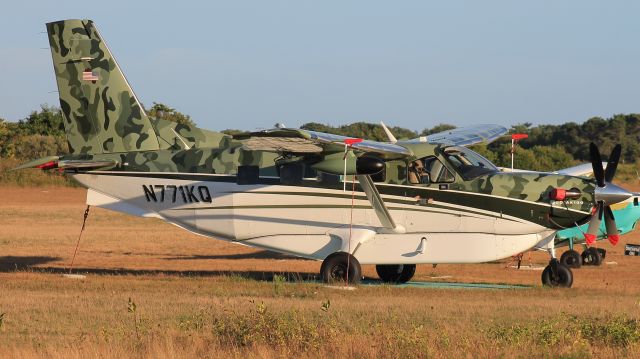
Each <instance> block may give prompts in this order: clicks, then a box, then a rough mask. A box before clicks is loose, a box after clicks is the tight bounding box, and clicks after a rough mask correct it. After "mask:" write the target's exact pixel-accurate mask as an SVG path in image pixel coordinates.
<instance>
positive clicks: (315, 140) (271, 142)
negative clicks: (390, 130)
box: [233, 128, 413, 157]
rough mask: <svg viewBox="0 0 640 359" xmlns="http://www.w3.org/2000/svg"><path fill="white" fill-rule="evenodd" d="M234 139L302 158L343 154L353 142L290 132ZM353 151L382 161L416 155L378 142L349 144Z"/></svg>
mask: <svg viewBox="0 0 640 359" xmlns="http://www.w3.org/2000/svg"><path fill="white" fill-rule="evenodd" d="M233 137H234V139H237V140H241V141H243V142H244V147H245V148H246V149H248V150H254V151H256V150H259V151H271V152H285V153H292V154H301V155H302V154H310V153H321V152H340V151H343V150H344V146H345V140H347V141H348V140H349V139H352V138H351V137H346V136H340V135H333V134H330V133H323V132H316V131H307V130H301V129H290V128H282V129H272V130H263V131H258V132H248V133H242V134H238V135H235V136H233ZM358 140H359V139H358ZM350 147H351V148H352V149H355V150H358V151H362V152H374V153H377V154H379V155H381V156H382V157H409V156H412V155H413V152H411V150H409V149H408V148H406V147H404V146H401V145H398V144H392V143H384V142H377V141H368V140H361V141H359V142H355V143H352V144H350Z"/></svg>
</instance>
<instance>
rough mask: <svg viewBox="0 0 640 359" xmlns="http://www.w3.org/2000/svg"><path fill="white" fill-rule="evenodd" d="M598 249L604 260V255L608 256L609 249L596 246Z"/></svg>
mask: <svg viewBox="0 0 640 359" xmlns="http://www.w3.org/2000/svg"><path fill="white" fill-rule="evenodd" d="M596 250H597V251H598V252H600V257H602V260H603V261H604V257H606V256H607V250H606V249H602V248H596Z"/></svg>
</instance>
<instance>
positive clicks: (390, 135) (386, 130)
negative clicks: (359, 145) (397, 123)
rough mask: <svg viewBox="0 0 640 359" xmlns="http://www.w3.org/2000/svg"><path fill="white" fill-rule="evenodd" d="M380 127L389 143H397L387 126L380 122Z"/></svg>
mask: <svg viewBox="0 0 640 359" xmlns="http://www.w3.org/2000/svg"><path fill="white" fill-rule="evenodd" d="M380 126H382V129H383V130H384V133H386V134H387V138H388V139H389V142H390V143H396V142H398V140H397V139H396V136H394V135H393V133H391V130H389V128H388V127H387V125H385V124H384V122H382V121H380Z"/></svg>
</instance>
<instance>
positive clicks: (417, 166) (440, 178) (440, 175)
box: [407, 156, 455, 184]
mask: <svg viewBox="0 0 640 359" xmlns="http://www.w3.org/2000/svg"><path fill="white" fill-rule="evenodd" d="M407 175H408V178H409V183H411V184H430V183H451V182H453V181H454V180H455V177H454V176H453V173H451V171H449V170H448V169H447V168H446V167H445V166H444V164H443V163H442V162H441V161H440V160H439V159H438V158H437V157H436V156H428V157H424V158H420V159H418V160H415V161H413V162H410V163H409V166H408V173H407Z"/></svg>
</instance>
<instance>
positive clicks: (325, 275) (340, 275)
mask: <svg viewBox="0 0 640 359" xmlns="http://www.w3.org/2000/svg"><path fill="white" fill-rule="evenodd" d="M361 273H362V270H361V269H360V262H358V260H357V259H356V257H354V256H352V255H351V254H349V253H347V252H335V253H332V254H330V255H329V256H328V257H327V258H325V259H324V261H323V262H322V266H321V267H320V276H321V277H322V281H323V282H325V283H336V282H343V283H344V282H345V281H347V278H348V279H349V284H358V283H360V279H361V277H362V274H361ZM347 274H348V275H347Z"/></svg>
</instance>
